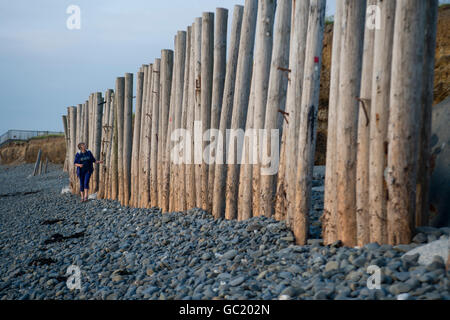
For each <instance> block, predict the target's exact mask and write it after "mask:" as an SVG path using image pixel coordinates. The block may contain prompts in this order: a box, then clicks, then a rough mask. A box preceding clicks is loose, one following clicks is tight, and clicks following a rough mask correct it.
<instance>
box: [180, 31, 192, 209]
mask: <svg viewBox="0 0 450 320" xmlns="http://www.w3.org/2000/svg"><path fill="white" fill-rule="evenodd" d="M191 39H192V27H191V26H188V28H187V33H186V54H185V56H186V62H185V64H184V83H183V105H182V108H181V109H182V112H181V126H180V128H182V129H187V121H188V114H187V113H188V112H189V110H188V109H189V103H190V101H189V99H191V95H190V90H191V88H192V83H191V82H190V80H191V72H190V71H191V64H192V63H191V60H192V57H191V47H192V41H191ZM190 121H192V120H190ZM188 138H189V136H184V137H183V154H182V159H183V160H182V163H181V164H180V168H179V175H178V185H179V197H178V205H177V208H178V210H180V211H184V210H186V209H187V208H188V207H187V190H186V162H187V161H188V160H189V161H190V154H188V152H189V151H190V146H191V141H190V140H189V139H188ZM188 148H189V149H188ZM188 157H189V158H188ZM188 209H189V208H188Z"/></svg>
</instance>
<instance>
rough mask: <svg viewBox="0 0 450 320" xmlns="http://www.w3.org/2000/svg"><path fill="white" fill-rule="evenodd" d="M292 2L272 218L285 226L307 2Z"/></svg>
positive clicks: (290, 214) (291, 206)
mask: <svg viewBox="0 0 450 320" xmlns="http://www.w3.org/2000/svg"><path fill="white" fill-rule="evenodd" d="M294 4H295V6H294V8H293V9H294V10H293V16H294V20H293V25H292V32H291V48H290V51H289V69H290V70H291V72H290V73H289V79H290V81H289V82H288V88H287V94H286V112H287V113H288V114H289V116H288V119H289V122H286V121H285V122H284V129H283V136H284V137H285V138H284V145H285V147H284V150H282V152H281V155H282V158H281V161H284V164H283V163H282V162H280V167H282V166H283V167H284V168H285V169H284V179H283V176H282V172H281V171H280V172H279V175H278V180H279V181H280V182H279V183H278V186H279V189H278V190H277V202H276V208H275V209H276V210H275V218H276V219H277V220H283V219H286V222H287V224H288V226H290V227H291V228H293V226H294V216H295V185H296V181H295V179H296V177H297V150H298V134H299V130H298V128H299V125H300V113H301V112H300V111H301V101H302V92H303V78H304V66H305V55H306V41H307V34H308V33H307V31H308V19H309V4H310V1H309V0H307V1H295V2H294ZM282 149H283V145H282ZM283 154H284V156H283ZM283 159H284V160H283ZM283 187H284V190H283Z"/></svg>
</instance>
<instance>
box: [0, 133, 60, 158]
mask: <svg viewBox="0 0 450 320" xmlns="http://www.w3.org/2000/svg"><path fill="white" fill-rule="evenodd" d="M39 149H41V150H42V159H43V161H45V159H46V158H48V161H50V162H52V163H58V164H63V163H64V159H65V156H66V142H65V139H64V137H48V138H40V139H31V140H29V141H26V142H15V141H14V142H10V143H9V144H7V145H5V146H2V147H1V148H0V164H19V163H33V162H35V161H36V157H37V154H38V152H39Z"/></svg>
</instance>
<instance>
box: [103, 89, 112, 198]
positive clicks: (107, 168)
mask: <svg viewBox="0 0 450 320" xmlns="http://www.w3.org/2000/svg"><path fill="white" fill-rule="evenodd" d="M113 94H114V92H113V90H112V89H108V90H107V91H106V93H105V100H106V108H107V110H108V113H107V114H108V118H107V120H106V129H105V131H104V132H105V140H106V143H105V156H106V158H105V164H104V182H103V183H104V186H103V190H104V194H103V198H105V199H110V190H111V179H110V178H111V150H112V144H113V141H112V139H113V138H112V137H113V125H114V123H113V121H114V108H113V105H112V97H113Z"/></svg>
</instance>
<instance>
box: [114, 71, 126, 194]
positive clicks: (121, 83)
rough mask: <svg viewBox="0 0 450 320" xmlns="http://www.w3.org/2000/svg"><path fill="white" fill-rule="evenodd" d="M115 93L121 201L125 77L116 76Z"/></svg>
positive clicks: (122, 191)
mask: <svg viewBox="0 0 450 320" xmlns="http://www.w3.org/2000/svg"><path fill="white" fill-rule="evenodd" d="M117 80H118V81H117V83H116V85H117V87H116V93H115V96H114V99H115V102H116V108H117V179H118V181H117V182H118V196H117V198H118V200H119V202H120V203H123V199H124V176H123V171H124V170H123V132H124V130H123V129H124V122H123V118H124V107H125V106H124V104H125V78H124V77H119V78H117Z"/></svg>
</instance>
